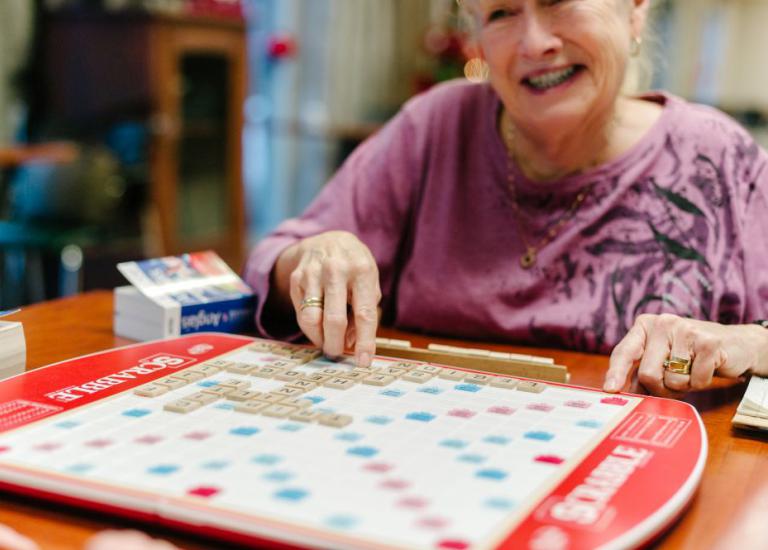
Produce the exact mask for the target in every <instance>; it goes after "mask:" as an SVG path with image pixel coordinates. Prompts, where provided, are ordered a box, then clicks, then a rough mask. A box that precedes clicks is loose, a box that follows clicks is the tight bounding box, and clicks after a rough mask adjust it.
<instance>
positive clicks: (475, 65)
mask: <svg viewBox="0 0 768 550" xmlns="http://www.w3.org/2000/svg"><path fill="white" fill-rule="evenodd" d="M489 75H490V69H489V68H488V63H486V62H485V60H484V59H483V58H481V57H473V58H472V59H470V60H469V61H467V62H466V63H465V64H464V77H465V78H466V79H467V80H469V81H470V82H485V81H486V80H488V76H489Z"/></svg>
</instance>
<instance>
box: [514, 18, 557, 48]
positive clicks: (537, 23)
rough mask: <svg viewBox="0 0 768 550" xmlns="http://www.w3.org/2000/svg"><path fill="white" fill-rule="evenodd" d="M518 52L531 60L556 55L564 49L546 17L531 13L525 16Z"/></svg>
mask: <svg viewBox="0 0 768 550" xmlns="http://www.w3.org/2000/svg"><path fill="white" fill-rule="evenodd" d="M523 17H524V19H523V28H522V29H521V30H522V32H521V35H520V40H519V43H518V51H519V52H520V54H521V55H523V56H524V57H526V58H529V59H540V58H542V57H548V56H550V55H551V54H553V53H556V52H557V51H559V50H560V48H561V47H562V40H561V39H560V37H559V36H558V35H557V34H556V33H555V32H553V29H552V26H551V24H550V22H549V21H548V20H547V18H546V16H544V15H542V14H539V13H536V12H535V11H530V12H528V13H526V14H524V15H523Z"/></svg>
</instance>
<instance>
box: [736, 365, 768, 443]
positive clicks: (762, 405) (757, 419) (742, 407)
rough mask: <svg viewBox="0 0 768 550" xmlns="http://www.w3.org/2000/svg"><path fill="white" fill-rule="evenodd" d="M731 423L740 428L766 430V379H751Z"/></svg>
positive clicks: (767, 422)
mask: <svg viewBox="0 0 768 550" xmlns="http://www.w3.org/2000/svg"><path fill="white" fill-rule="evenodd" d="M733 423H734V424H735V425H737V426H739V427H742V428H758V429H762V430H768V378H761V377H760V376H753V377H752V379H751V380H750V381H749V385H748V386H747V391H746V393H745V394H744V397H743V398H742V400H741V403H739V408H738V409H736V415H735V416H734V417H733Z"/></svg>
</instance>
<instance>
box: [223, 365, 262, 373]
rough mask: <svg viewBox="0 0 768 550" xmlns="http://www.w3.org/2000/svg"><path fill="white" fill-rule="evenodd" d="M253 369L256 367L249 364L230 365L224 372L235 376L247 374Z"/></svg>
mask: <svg viewBox="0 0 768 550" xmlns="http://www.w3.org/2000/svg"><path fill="white" fill-rule="evenodd" d="M255 368H256V365H253V364H249V363H232V364H231V365H229V366H228V367H227V369H226V370H227V372H232V373H235V374H248V373H250V372H251V371H252V370H253V369H255Z"/></svg>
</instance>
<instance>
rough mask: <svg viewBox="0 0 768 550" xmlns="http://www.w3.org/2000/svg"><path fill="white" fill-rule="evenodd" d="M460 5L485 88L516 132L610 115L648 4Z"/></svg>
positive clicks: (604, 0) (582, 0)
mask: <svg viewBox="0 0 768 550" xmlns="http://www.w3.org/2000/svg"><path fill="white" fill-rule="evenodd" d="M465 1H466V3H467V5H468V7H469V9H470V11H471V13H472V15H473V16H474V18H475V21H476V25H477V32H476V39H477V46H478V47H479V49H480V52H481V55H482V56H483V58H484V59H485V60H486V62H487V63H488V66H489V69H490V80H491V84H492V85H493V87H494V88H495V89H496V92H497V93H498V94H499V96H500V97H501V99H502V101H503V102H504V105H505V107H506V108H507V111H508V112H509V115H510V116H511V118H512V120H513V121H514V122H515V123H516V124H517V125H518V126H519V127H521V128H528V129H531V130H539V131H541V130H546V129H547V128H552V127H553V125H557V126H560V125H573V124H578V123H580V122H583V121H586V120H589V119H590V118H592V117H599V116H600V115H605V116H610V113H611V112H612V111H613V107H614V103H615V100H616V98H617V96H618V94H619V91H620V90H621V86H622V83H623V81H624V75H625V72H626V66H627V60H628V58H629V54H630V45H631V43H632V39H633V37H639V36H640V35H641V32H642V28H643V25H644V23H645V11H646V10H647V0H465ZM555 127H556V126H555Z"/></svg>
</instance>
